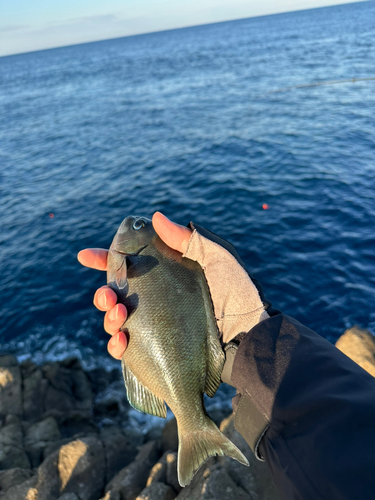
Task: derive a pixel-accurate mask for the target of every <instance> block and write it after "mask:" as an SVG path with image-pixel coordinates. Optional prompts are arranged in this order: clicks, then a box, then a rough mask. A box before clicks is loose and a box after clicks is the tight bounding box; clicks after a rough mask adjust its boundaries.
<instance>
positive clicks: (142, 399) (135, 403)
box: [121, 360, 167, 418]
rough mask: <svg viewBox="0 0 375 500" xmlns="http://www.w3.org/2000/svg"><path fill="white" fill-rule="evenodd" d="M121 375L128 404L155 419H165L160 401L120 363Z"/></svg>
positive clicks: (165, 414) (163, 406)
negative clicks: (153, 416)
mask: <svg viewBox="0 0 375 500" xmlns="http://www.w3.org/2000/svg"><path fill="white" fill-rule="evenodd" d="M121 366H122V373H123V375H124V381H125V387H126V393H127V396H128V400H129V403H130V404H131V405H132V407H133V408H135V409H136V410H138V411H142V412H143V413H148V414H150V415H155V416H156V417H162V418H166V417H167V409H166V407H165V403H164V401H163V400H162V399H160V398H158V397H157V396H155V394H152V392H151V391H150V390H149V389H147V387H145V386H144V385H142V384H141V383H140V382H139V380H138V379H137V378H136V376H135V375H134V374H133V373H132V372H131V371H130V370H129V368H128V367H127V366H126V365H125V363H124V360H122V361H121Z"/></svg>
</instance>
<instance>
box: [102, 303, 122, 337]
mask: <svg viewBox="0 0 375 500" xmlns="http://www.w3.org/2000/svg"><path fill="white" fill-rule="evenodd" d="M127 316H128V312H127V310H126V307H125V306H124V305H123V304H116V305H115V307H113V308H112V309H111V310H110V311H108V312H107V313H106V314H105V316H104V330H105V331H106V332H107V333H109V334H110V335H115V334H116V333H117V332H118V331H119V329H120V328H121V327H122V325H123V324H124V323H125V321H126V318H127Z"/></svg>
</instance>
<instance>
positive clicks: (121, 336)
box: [77, 212, 192, 359]
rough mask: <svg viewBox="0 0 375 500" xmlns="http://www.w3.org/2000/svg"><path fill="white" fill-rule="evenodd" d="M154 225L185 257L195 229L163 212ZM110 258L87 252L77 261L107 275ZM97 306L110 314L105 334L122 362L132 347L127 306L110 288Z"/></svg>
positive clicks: (102, 290)
mask: <svg viewBox="0 0 375 500" xmlns="http://www.w3.org/2000/svg"><path fill="white" fill-rule="evenodd" d="M152 224H153V226H154V229H155V231H156V232H157V233H158V235H159V237H160V238H161V239H162V240H163V241H164V243H166V244H167V245H168V246H169V247H171V248H173V249H174V250H177V251H178V252H181V253H184V252H185V251H186V248H187V245H188V241H189V239H190V236H191V233H192V231H191V229H189V228H187V227H183V226H180V225H179V224H176V223H174V222H172V221H170V220H169V219H167V217H165V216H164V215H162V214H161V213H159V212H156V213H155V214H154V215H153V217H152ZM107 256H108V250H104V249H102V248H86V249H85V250H81V251H80V252H79V254H78V256H77V258H78V260H79V262H80V263H81V264H82V265H83V266H86V267H91V268H92V269H97V270H99V271H106V270H107ZM94 305H95V307H97V308H98V309H99V311H106V314H105V316H104V330H105V331H106V332H107V333H109V334H110V335H111V336H112V338H111V339H110V340H109V342H108V345H107V348H108V352H109V354H110V355H111V356H112V357H114V358H115V359H121V357H122V355H123V354H124V351H125V349H126V347H127V345H128V340H127V337H126V335H125V333H124V332H122V331H121V330H120V328H121V327H122V326H123V324H124V323H125V321H126V318H127V310H126V307H125V306H124V305H123V304H117V295H116V293H115V292H114V291H113V290H112V289H111V288H109V286H107V285H105V286H102V287H101V288H99V289H98V290H97V291H96V293H95V295H94Z"/></svg>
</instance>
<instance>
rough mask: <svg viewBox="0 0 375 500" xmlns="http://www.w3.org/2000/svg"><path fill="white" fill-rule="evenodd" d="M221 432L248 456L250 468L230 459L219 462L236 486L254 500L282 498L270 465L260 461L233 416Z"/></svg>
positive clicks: (225, 422) (223, 424)
mask: <svg viewBox="0 0 375 500" xmlns="http://www.w3.org/2000/svg"><path fill="white" fill-rule="evenodd" d="M220 430H221V431H222V432H223V434H225V436H227V437H228V438H229V439H230V440H231V441H232V442H233V443H234V444H235V445H236V446H237V447H238V448H239V449H240V450H241V451H242V453H243V454H244V455H245V456H246V458H247V459H248V461H249V464H250V467H246V466H245V465H242V464H240V463H239V462H237V460H233V459H232V458H229V457H219V458H218V462H219V463H220V465H221V466H222V467H223V468H224V470H225V471H226V472H227V473H228V475H229V476H230V477H231V479H232V480H233V481H234V483H235V484H237V485H238V486H240V487H241V488H242V489H243V490H245V491H246V492H247V493H248V494H249V495H250V496H251V498H253V499H254V500H278V499H279V498H280V496H279V494H278V493H277V490H276V487H275V485H274V482H273V480H272V477H271V473H270V471H269V468H268V465H267V464H266V463H265V462H261V461H259V460H258V459H257V458H256V457H255V455H254V453H253V452H252V450H251V449H250V447H249V445H248V444H247V443H246V441H245V439H244V438H243V437H242V436H241V434H240V433H239V432H238V431H237V430H236V429H235V427H234V418H233V415H231V416H230V417H228V418H227V419H225V420H223V422H222V423H221V425H220Z"/></svg>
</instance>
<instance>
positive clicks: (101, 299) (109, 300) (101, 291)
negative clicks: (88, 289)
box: [94, 285, 117, 311]
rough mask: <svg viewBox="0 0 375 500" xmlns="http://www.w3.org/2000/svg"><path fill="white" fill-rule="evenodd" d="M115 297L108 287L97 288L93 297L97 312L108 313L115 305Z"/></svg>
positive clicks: (114, 293)
mask: <svg viewBox="0 0 375 500" xmlns="http://www.w3.org/2000/svg"><path fill="white" fill-rule="evenodd" d="M116 302H117V295H116V292H114V291H113V290H112V289H111V288H109V286H107V285H105V286H102V287H101V288H98V289H97V290H96V292H95V295H94V306H95V307H96V308H97V309H99V311H109V310H110V309H112V307H114V306H115V305H116Z"/></svg>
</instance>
